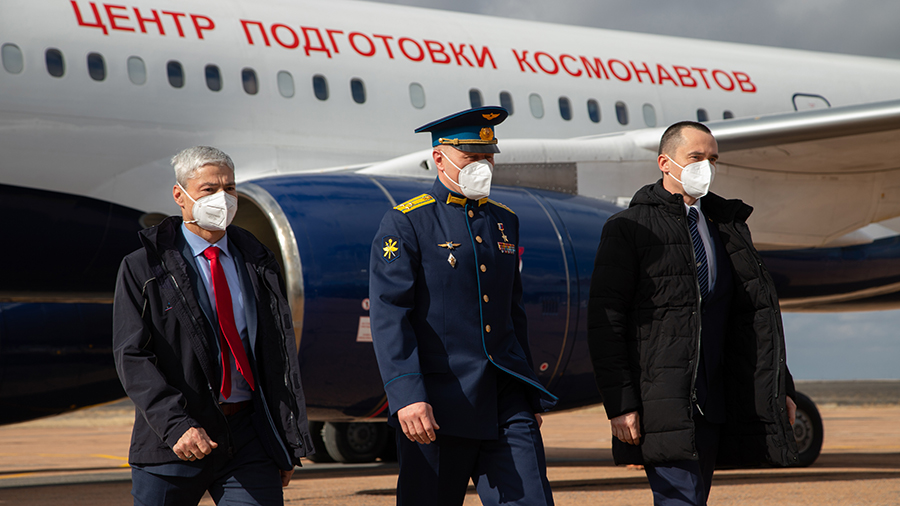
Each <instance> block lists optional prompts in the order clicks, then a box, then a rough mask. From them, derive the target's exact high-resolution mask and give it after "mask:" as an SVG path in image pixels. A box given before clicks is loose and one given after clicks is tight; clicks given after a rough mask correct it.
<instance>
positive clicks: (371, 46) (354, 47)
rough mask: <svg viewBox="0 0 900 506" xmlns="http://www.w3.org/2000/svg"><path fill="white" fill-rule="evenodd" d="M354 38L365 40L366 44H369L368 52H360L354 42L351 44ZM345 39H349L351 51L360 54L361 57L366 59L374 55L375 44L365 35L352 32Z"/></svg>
mask: <svg viewBox="0 0 900 506" xmlns="http://www.w3.org/2000/svg"><path fill="white" fill-rule="evenodd" d="M356 37H362V38H364V39H366V42H368V43H369V50H368V51H360V49H359V48H358V47H356V42H353V39H355V38H356ZM347 38H349V39H350V46H351V47H352V48H353V50H354V51H356V52H357V53H359V54H361V55H363V56H367V57H368V56H372V55H374V54H375V43H374V42H372V39H370V38H369V37H367V36H366V35H365V34H363V33H359V32H353V33H351V34H350V35H348V36H347Z"/></svg>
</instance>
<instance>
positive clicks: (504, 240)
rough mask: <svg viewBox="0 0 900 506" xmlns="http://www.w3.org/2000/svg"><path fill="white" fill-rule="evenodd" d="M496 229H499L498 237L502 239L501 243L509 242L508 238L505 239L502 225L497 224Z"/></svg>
mask: <svg viewBox="0 0 900 506" xmlns="http://www.w3.org/2000/svg"><path fill="white" fill-rule="evenodd" d="M497 228H498V229H500V235H501V236H502V237H503V242H509V238H508V237H506V232H504V231H503V224H502V223H498V224H497Z"/></svg>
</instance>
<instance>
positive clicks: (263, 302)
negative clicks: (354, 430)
mask: <svg viewBox="0 0 900 506" xmlns="http://www.w3.org/2000/svg"><path fill="white" fill-rule="evenodd" d="M180 228H181V218H180V217H170V218H167V219H166V220H164V221H163V222H162V223H160V224H159V225H158V226H156V227H152V228H149V229H145V230H143V231H141V232H140V239H141V242H142V243H143V248H141V249H139V250H137V251H135V252H134V253H131V254H130V255H128V256H126V257H125V259H124V260H122V265H121V266H120V268H119V276H118V281H117V283H116V294H115V302H114V305H113V353H114V355H115V361H116V370H117V371H118V374H119V379H120V380H121V382H122V386H123V387H124V388H125V392H126V393H127V394H128V396H129V397H130V398H131V400H132V401H134V404H135V408H136V409H135V411H136V413H135V423H134V429H133V433H132V439H131V449H130V452H129V457H128V461H129V462H130V463H132V464H159V463H166V462H178V458H177V457H176V456H175V453H174V452H173V451H172V448H173V447H174V445H175V443H177V442H178V439H179V438H180V437H181V436H182V435H183V434H184V433H185V432H186V431H187V430H188V429H189V428H191V427H202V428H203V429H205V430H206V432H207V433H208V434H209V437H210V438H211V439H212V440H213V441H215V442H217V443H218V444H219V446H218V448H216V449H215V450H214V454H216V453H218V454H220V455H226V456H228V457H230V456H232V455H233V453H234V447H233V443H232V438H231V434H230V430H229V427H228V422H227V420H226V418H225V415H224V414H223V413H222V410H221V409H220V408H219V403H218V395H219V388H218V385H220V384H221V372H220V370H219V369H220V367H219V365H218V364H219V360H220V358H219V352H218V344H217V343H218V340H217V337H216V333H215V331H214V330H213V329H214V328H217V327H214V322H210V321H209V319H208V318H207V317H206V316H205V313H204V311H203V310H202V309H201V306H200V303H199V301H198V292H197V286H198V285H199V283H202V281H200V280H199V278H198V275H197V272H196V268H195V267H194V266H193V264H190V265H189V264H188V263H187V262H186V259H185V256H184V254H183V251H186V249H185V248H186V241H185V240H184V237H183V235H182V232H181V230H180ZM228 241H229V249H231V250H236V252H235V263H236V264H237V267H238V272H239V274H240V275H241V280H242V282H241V285H242V291H243V292H244V298H245V299H247V300H249V298H250V297H253V298H254V299H255V304H252V303H251V304H248V306H247V307H248V308H250V309H249V311H248V313H249V314H251V315H252V313H253V312H254V311H253V310H254V309H255V313H256V318H255V326H254V322H253V321H249V320H251V318H248V327H250V330H251V332H252V335H251V342H253V341H255V346H254V349H253V350H252V356H251V365H252V367H253V373H254V377H255V378H256V384H257V388H256V390H255V391H254V394H253V403H254V413H253V415H252V417H253V424H254V427H255V428H256V430H257V433H258V434H259V437H260V440H261V441H262V442H263V445H264V446H265V447H266V449H267V451H268V453H269V455H270V456H271V457H272V459H273V460H274V461H275V462H276V464H277V465H278V467H279V468H281V469H284V470H288V469H293V466H294V465H299V464H300V457H303V456H305V455H307V454H311V453H313V451H314V450H313V448H312V442H311V440H310V436H309V428H308V423H307V420H306V405H305V401H304V397H303V388H302V386H301V384H300V369H299V366H298V361H297V348H296V341H295V340H294V331H293V328H292V324H291V322H292V318H291V310H290V307H289V305H288V302H287V297H286V295H285V289H284V285H283V283H282V280H281V275H280V269H279V266H278V263H277V262H276V261H275V257H274V256H273V254H272V252H271V251H269V250H268V249H267V248H266V247H265V246H263V245H262V244H261V243H260V242H259V241H257V240H256V238H255V237H253V235H252V234H250V233H249V232H247V231H245V230H243V229H241V228H238V227H235V226H231V227H228ZM201 289H202V286H201ZM253 336H255V339H253Z"/></svg>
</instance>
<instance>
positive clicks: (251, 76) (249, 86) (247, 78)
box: [241, 67, 259, 95]
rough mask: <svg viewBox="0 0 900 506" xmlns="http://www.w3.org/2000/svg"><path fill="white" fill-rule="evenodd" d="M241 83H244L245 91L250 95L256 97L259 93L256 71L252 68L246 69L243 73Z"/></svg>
mask: <svg viewBox="0 0 900 506" xmlns="http://www.w3.org/2000/svg"><path fill="white" fill-rule="evenodd" d="M241 81H243V83H244V91H246V92H247V94H248V95H256V94H257V93H259V81H257V80H256V71H255V70H253V69H251V68H249V67H248V68H245V69H244V70H242V71H241Z"/></svg>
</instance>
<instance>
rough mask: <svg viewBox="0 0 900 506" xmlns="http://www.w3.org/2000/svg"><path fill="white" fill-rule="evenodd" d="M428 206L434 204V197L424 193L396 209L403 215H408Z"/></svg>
mask: <svg viewBox="0 0 900 506" xmlns="http://www.w3.org/2000/svg"><path fill="white" fill-rule="evenodd" d="M428 204H434V197H432V196H431V195H429V194H427V193H423V194H421V195H419V196H418V197H415V198H411V199H409V200H407V201H406V202H404V203H402V204H397V205H396V206H395V207H394V209H396V210H398V211H400V212H401V213H403V214H406V213H408V212H410V211H412V210H413V209H418V208H420V207H422V206H427V205H428Z"/></svg>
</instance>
